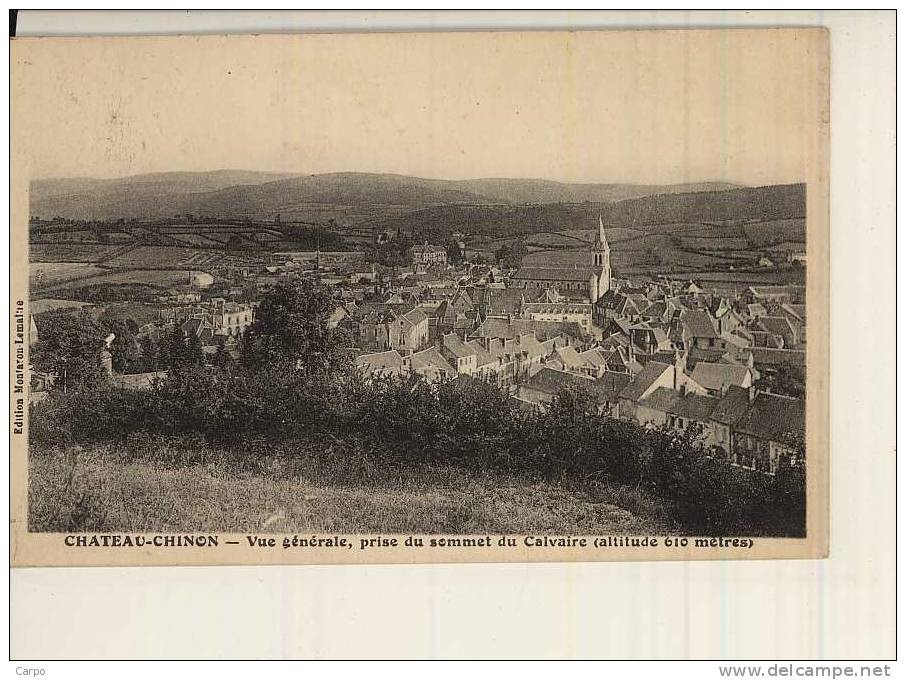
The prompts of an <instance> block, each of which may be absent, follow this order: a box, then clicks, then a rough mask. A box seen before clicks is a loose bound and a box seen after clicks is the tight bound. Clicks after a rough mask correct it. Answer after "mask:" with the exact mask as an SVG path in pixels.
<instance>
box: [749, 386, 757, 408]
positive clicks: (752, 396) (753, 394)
mask: <svg viewBox="0 0 906 680" xmlns="http://www.w3.org/2000/svg"><path fill="white" fill-rule="evenodd" d="M757 395H758V390H757V389H755V386H754V385H752V386H750V387H749V403H750V404H751V403H752V402H753V401H755V397H756V396H757Z"/></svg>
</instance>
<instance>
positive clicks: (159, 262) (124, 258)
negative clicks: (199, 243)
mask: <svg viewBox="0 0 906 680" xmlns="http://www.w3.org/2000/svg"><path fill="white" fill-rule="evenodd" d="M197 255H198V251H197V250H195V249H193V248H179V247H167V246H141V247H140V248H135V249H134V250H130V251H128V252H126V253H124V254H122V255H120V256H118V257H114V258H113V259H111V260H109V261H108V262H107V264H108V265H109V266H110V267H116V268H118V269H131V268H133V267H142V268H146V269H154V268H160V269H167V268H170V267H181V266H185V264H186V263H187V262H189V261H190V260H192V259H193V257H196V256H197Z"/></svg>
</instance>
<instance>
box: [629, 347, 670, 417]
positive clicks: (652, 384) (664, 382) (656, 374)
mask: <svg viewBox="0 0 906 680" xmlns="http://www.w3.org/2000/svg"><path fill="white" fill-rule="evenodd" d="M675 386H676V369H675V368H674V367H673V366H672V365H669V364H662V363H660V362H659V361H649V362H648V363H647V364H646V365H645V367H644V368H643V369H642V372H641V373H639V374H638V375H636V376H635V377H634V378H632V380H631V381H630V382H629V383H627V384H626V387H624V388H623V389H622V390H621V391H620V393H619V395H618V398H619V417H620V418H622V419H623V420H636V419H637V418H636V407H637V404H638V402H639V401H641V400H642V399H644V398H645V397H647V396H648V395H650V394H652V393H654V391H655V390H656V389H658V388H659V387H669V388H671V389H672V388H674V387H675Z"/></svg>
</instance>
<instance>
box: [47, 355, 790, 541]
mask: <svg viewBox="0 0 906 680" xmlns="http://www.w3.org/2000/svg"><path fill="white" fill-rule="evenodd" d="M596 408H597V407H596V404H595V402H594V401H593V400H592V399H591V398H590V397H589V396H588V395H587V394H583V393H580V392H563V393H562V394H560V395H559V396H558V397H557V398H556V399H555V400H554V402H553V403H552V404H551V406H550V408H549V409H548V410H547V411H546V412H545V413H526V412H524V411H521V410H518V409H515V408H514V407H513V406H511V404H510V401H509V399H508V397H507V396H506V394H505V393H504V392H502V391H500V390H498V389H497V388H496V387H493V386H491V385H488V384H486V383H483V382H481V381H478V380H471V379H462V378H459V379H456V380H451V381H447V382H441V383H439V384H435V385H429V384H427V383H426V382H425V381H424V380H422V379H420V378H418V377H416V376H410V377H407V378H387V379H375V380H363V379H362V378H361V377H360V376H358V375H357V374H355V373H354V372H350V371H343V370H340V371H334V372H327V371H293V370H285V369H282V370H281V369H278V368H263V369H261V370H253V369H248V368H243V367H241V366H232V365H231V366H225V367H201V366H184V367H181V368H179V369H177V370H172V371H171V372H170V374H169V375H168V377H167V378H166V379H165V380H163V381H161V382H159V383H158V384H156V385H154V386H153V387H152V389H150V390H146V391H134V390H123V389H118V388H112V387H109V386H100V387H98V388H96V389H91V390H82V391H70V392H68V393H67V394H62V393H55V394H52V395H51V396H50V397H49V398H48V399H46V400H45V401H44V402H43V403H41V404H38V405H36V406H33V407H32V410H31V421H30V423H31V438H32V441H33V442H44V443H52V444H66V443H69V442H78V441H99V440H105V439H120V440H122V439H125V440H126V441H127V442H128V444H129V446H128V449H129V451H130V455H134V456H139V457H146V458H147V459H148V460H157V461H161V462H164V463H167V464H180V465H185V464H194V463H197V462H202V463H203V462H204V455H203V454H202V455H201V456H200V458H199V454H198V451H199V450H201V451H204V447H203V446H200V442H201V440H202V439H207V440H210V441H214V442H229V441H239V440H246V441H247V440H255V439H263V440H274V439H279V438H288V437H300V436H301V437H305V438H307V439H311V438H312V437H315V438H325V437H326V438H330V437H333V440H332V441H333V442H340V441H352V440H355V442H356V444H355V446H352V447H349V446H342V445H341V446H339V447H338V446H334V445H333V444H329V445H326V446H325V451H329V452H330V454H329V455H332V456H334V457H337V456H339V457H341V458H342V457H343V456H349V455H352V452H355V451H358V452H360V453H362V452H365V453H364V458H363V459H362V460H361V461H359V462H358V463H356V465H359V464H361V465H364V466H365V467H363V468H362V470H363V473H364V471H365V469H366V468H367V469H371V468H370V467H369V466H372V465H374V464H376V463H377V464H380V465H384V466H386V465H398V464H407V465H421V464H426V463H427V464H433V463H438V462H444V463H453V464H456V465H459V466H461V467H464V468H468V469H472V470H479V471H480V470H494V469H501V470H506V471H509V472H516V473H521V474H525V475H530V476H532V475H534V476H540V477H542V478H548V479H551V478H561V479H565V480H567V481H568V482H569V483H570V484H573V485H576V484H578V485H580V486H581V485H584V486H591V487H597V488H601V487H602V486H604V485H607V486H610V487H613V488H622V487H625V488H627V489H634V492H633V493H634V494H635V495H636V497H637V498H638V499H642V498H644V497H646V495H652V496H655V497H657V498H660V499H662V500H664V501H666V502H667V503H668V504H669V505H670V506H671V508H672V509H673V511H674V512H675V519H676V520H677V521H679V522H681V523H682V525H683V526H685V527H686V528H687V530H688V531H689V532H690V533H701V534H712V535H714V534H723V535H732V534H746V535H755V534H764V535H783V536H786V535H802V534H804V531H805V476H804V472H803V471H802V470H781V472H780V473H779V474H778V475H777V476H775V477H767V476H765V475H762V474H760V473H753V472H751V471H748V470H742V469H739V468H734V467H731V466H728V465H726V464H725V463H723V462H721V461H718V460H716V459H713V458H710V457H708V456H707V455H705V452H704V451H703V449H702V446H701V443H700V441H699V437H698V435H697V433H695V432H689V433H686V434H678V433H677V432H675V431H672V430H669V429H666V428H663V429H655V430H649V429H645V428H642V427H639V426H637V425H634V424H632V423H627V422H622V421H616V420H613V419H609V418H604V417H601V416H599V415H598V414H597V410H596ZM187 452H194V453H192V454H191V455H189V454H188V453H187ZM325 455H327V454H326V453H325ZM639 502H642V501H641V500H640V501H639Z"/></svg>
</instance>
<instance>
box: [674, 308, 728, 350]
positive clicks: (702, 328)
mask: <svg viewBox="0 0 906 680" xmlns="http://www.w3.org/2000/svg"><path fill="white" fill-rule="evenodd" d="M681 320H682V323H683V326H684V332H683V335H684V336H685V337H686V338H687V341H688V343H689V347H690V348H692V347H694V348H696V349H703V350H707V349H720V345H719V341H720V333H718V331H717V323H716V321H715V320H714V317H712V316H711V314H710V313H709V312H708V311H707V310H704V309H690V310H688V311H686V312H684V313H683V314H682V316H681Z"/></svg>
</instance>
